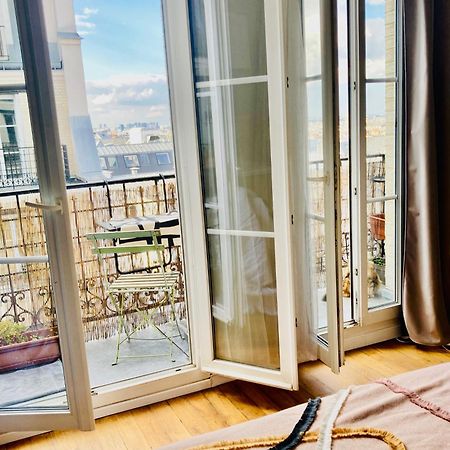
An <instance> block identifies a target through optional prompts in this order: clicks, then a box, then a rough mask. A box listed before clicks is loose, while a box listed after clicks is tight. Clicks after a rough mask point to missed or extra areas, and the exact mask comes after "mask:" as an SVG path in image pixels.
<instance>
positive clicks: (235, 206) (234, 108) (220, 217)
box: [197, 83, 273, 231]
mask: <svg viewBox="0 0 450 450" xmlns="http://www.w3.org/2000/svg"><path fill="white" fill-rule="evenodd" d="M204 94H205V93H204V92H202V97H200V99H199V101H198V103H197V105H198V114H199V117H200V118H201V119H203V118H204V120H205V121H202V122H201V124H200V129H201V131H200V139H201V141H200V145H201V150H202V155H201V156H202V165H203V172H204V177H205V181H206V182H205V185H204V190H205V198H206V202H207V208H212V209H214V211H216V213H214V214H213V215H211V214H207V226H208V228H221V229H225V230H249V231H273V207H272V179H271V155H270V139H269V110H268V108H269V106H268V98H267V84H266V83H252V84H243V85H236V86H227V87H219V88H215V89H214V90H211V91H207V94H208V95H207V96H203V95H204ZM213 113H214V114H215V115H214V116H211V115H212V114H213ZM211 137H213V142H211ZM216 183H217V186H216ZM211 203H212V204H211Z"/></svg>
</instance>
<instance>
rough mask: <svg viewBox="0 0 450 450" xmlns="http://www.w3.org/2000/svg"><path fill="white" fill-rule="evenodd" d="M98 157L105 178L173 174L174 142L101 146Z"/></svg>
mask: <svg viewBox="0 0 450 450" xmlns="http://www.w3.org/2000/svg"><path fill="white" fill-rule="evenodd" d="M97 151H98V155H99V157H100V165H101V167H102V170H103V175H104V177H105V178H107V179H110V178H117V177H119V178H123V177H126V176H137V175H139V174H142V175H150V174H165V173H173V172H174V170H175V164H174V153H173V143H172V142H151V143H147V144H125V145H107V146H99V147H98V149H97Z"/></svg>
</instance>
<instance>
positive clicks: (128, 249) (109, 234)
mask: <svg viewBox="0 0 450 450" xmlns="http://www.w3.org/2000/svg"><path fill="white" fill-rule="evenodd" d="M160 237H161V233H160V232H159V230H136V231H103V232H98V233H89V234H87V235H86V238H87V239H88V240H89V241H92V242H93V245H94V246H93V248H92V252H93V253H94V254H96V255H98V256H101V255H111V254H120V253H144V252H156V253H157V254H158V255H160V254H162V252H164V245H163V244H160V243H159V242H158V240H159V239H160ZM105 241H112V244H111V245H104V242H105ZM121 241H122V242H121ZM124 241H125V242H124ZM130 241H131V242H130ZM149 241H150V242H151V243H149Z"/></svg>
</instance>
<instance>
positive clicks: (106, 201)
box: [0, 155, 385, 340]
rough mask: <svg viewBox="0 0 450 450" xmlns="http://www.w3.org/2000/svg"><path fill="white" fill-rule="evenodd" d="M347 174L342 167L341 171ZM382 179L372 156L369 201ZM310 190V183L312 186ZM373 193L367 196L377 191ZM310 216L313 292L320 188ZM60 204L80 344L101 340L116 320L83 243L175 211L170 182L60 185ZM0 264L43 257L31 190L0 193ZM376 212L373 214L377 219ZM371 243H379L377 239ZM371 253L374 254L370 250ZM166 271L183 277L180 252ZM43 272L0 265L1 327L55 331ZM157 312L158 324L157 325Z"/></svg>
mask: <svg viewBox="0 0 450 450" xmlns="http://www.w3.org/2000/svg"><path fill="white" fill-rule="evenodd" d="M312 164H313V165H314V167H315V168H314V170H313V171H311V172H310V175H313V176H316V175H320V173H321V170H322V168H321V167H322V166H323V162H321V161H315V162H313V163H312ZM348 164H349V161H348V159H343V160H342V167H343V174H344V176H343V177H342V183H343V189H342V194H343V196H342V211H343V215H342V219H343V222H342V251H343V261H342V265H343V267H345V266H346V265H348V263H349V258H350V223H349V222H350V219H349V190H348V188H346V187H345V186H348V183H349V180H348V173H349V171H348ZM346 166H347V167H346ZM384 176H385V159H384V155H373V156H371V161H370V162H369V164H368V170H367V186H368V190H370V192H371V195H375V194H376V196H382V195H384V184H383V183H382V181H383V180H384ZM313 184H314V185H315V184H316V183H313ZM377 189H378V191H377V192H375V191H374V192H373V193H372V191H373V190H377ZM310 195H311V198H312V208H313V210H314V211H315V217H316V219H315V223H316V225H318V226H317V229H316V228H314V230H313V233H314V239H313V242H314V243H315V247H314V248H313V257H314V258H315V261H316V264H317V271H316V273H317V276H318V277H319V279H318V280H317V285H318V286H320V284H321V283H320V280H321V277H322V276H323V275H324V273H325V269H326V267H325V247H324V243H325V240H324V238H325V236H324V234H323V228H321V227H320V220H318V219H317V218H319V219H320V216H321V212H322V213H323V195H321V191H320V187H317V188H314V189H312V192H310ZM68 198H69V205H70V210H71V215H70V220H71V225H72V239H73V245H74V252H75V262H76V270H77V274H78V288H79V297H80V307H81V311H82V318H83V323H84V328H85V336H86V339H87V340H90V339H98V338H106V337H109V336H112V335H113V334H114V333H115V331H116V312H115V311H114V309H113V308H111V307H110V305H109V303H108V299H107V296H106V295H105V292H104V288H103V285H104V283H103V281H104V280H103V278H102V276H103V275H102V272H101V270H100V264H99V262H98V260H97V258H96V257H94V255H93V254H92V251H91V247H90V245H89V243H88V242H87V240H86V238H85V236H86V234H87V233H91V232H93V231H98V230H100V226H99V224H100V223H101V222H105V221H108V220H110V219H111V218H112V217H117V218H123V217H129V216H133V215H137V216H143V215H155V214H164V213H167V212H172V211H177V210H178V198H177V191H176V183H175V175H174V174H171V175H166V176H164V177H163V176H162V175H158V176H150V177H148V176H146V177H140V178H130V179H126V180H120V181H119V180H118V181H110V182H108V183H106V182H98V183H89V184H86V183H84V184H71V185H68ZM0 199H1V206H0V241H1V242H0V246H1V247H0V248H1V250H0V256H2V257H5V256H7V257H11V256H29V255H45V254H46V253H47V249H46V240H45V234H44V227H43V222H42V215H41V212H40V211H39V210H35V209H31V208H28V207H26V206H25V202H26V201H39V192H38V188H37V186H28V187H25V186H22V187H21V188H20V189H17V190H11V191H8V190H3V191H1V190H0ZM377 212H378V211H377ZM378 237H379V236H378ZM368 247H369V252H373V253H374V256H376V255H375V252H376V251H379V246H378V247H377V236H372V235H371V231H370V227H369V239H368ZM377 249H378V250H377ZM166 261H168V269H167V270H170V269H171V268H176V270H179V271H180V272H182V271H183V265H182V250H181V247H180V246H173V247H171V248H167V249H166ZM142 263H143V262H142V261H139V260H138V259H137V258H135V257H133V258H132V257H131V256H124V257H121V260H120V267H121V268H122V269H123V270H136V269H139V268H141V265H142ZM108 264H109V266H108V267H109V270H108V274H109V276H112V277H114V276H116V275H117V270H116V269H117V266H116V262H115V261H114V260H113V259H111V260H110V261H109V262H108ZM49 274H50V272H49V267H48V264H45V263H40V264H26V265H22V264H2V265H0V320H3V319H9V320H13V321H14V322H21V323H23V324H24V325H26V326H27V327H30V328H31V329H37V328H40V327H43V326H44V327H52V326H54V325H56V316H55V314H56V313H55V308H54V304H53V300H52V296H51V282H50V278H49V277H50V275H49ZM176 295H177V314H179V317H180V319H181V318H184V317H186V307H185V302H184V292H183V286H182V285H181V286H180V289H179V290H178V292H177V294H176ZM164 314H165V312H164V311H160V316H161V317H160V320H161V321H164Z"/></svg>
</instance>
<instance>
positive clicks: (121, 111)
mask: <svg viewBox="0 0 450 450" xmlns="http://www.w3.org/2000/svg"><path fill="white" fill-rule="evenodd" d="M384 2H385V1H384V0H366V17H367V23H366V36H367V45H366V53H367V76H368V77H372V78H373V77H383V76H385V74H384V53H385V52H384V47H385V43H384V34H385V31H384V21H383V19H382V18H383V17H384ZM304 3H305V5H306V7H305V11H306V15H307V19H308V20H307V24H308V25H307V27H308V30H309V31H308V33H309V36H310V38H309V42H308V45H307V55H306V57H307V62H308V67H307V72H308V73H309V74H313V73H317V70H318V61H317V54H318V48H320V36H319V30H320V26H319V23H318V17H319V15H318V11H317V5H318V4H319V2H317V0H304ZM344 5H345V2H344V1H343V0H339V9H340V13H339V17H340V19H339V27H340V30H344V29H345V28H346V20H345V9H344V8H345V6H344ZM74 9H75V14H76V22H77V29H78V32H79V34H80V35H81V36H82V38H83V40H82V52H83V64H84V71H85V77H86V86H87V95H88V104H89V110H90V114H91V118H92V122H93V125H94V127H96V126H98V125H99V124H100V123H106V124H108V125H109V126H117V125H119V124H121V123H130V122H154V121H157V122H159V123H160V124H161V125H169V124H170V110H169V98H168V88H167V76H166V61H165V51H164V37H163V26H162V16H161V1H160V0H74ZM346 45H347V44H346V40H345V34H344V33H340V39H339V58H340V77H341V79H345V78H346V76H347V73H346V69H347V64H346V59H345V58H346V57H347V51H346ZM319 70H320V68H319ZM345 90H346V85H345V84H344V83H343V84H342V85H341V91H342V93H344V92H345ZM367 95H368V97H367V104H368V110H369V112H370V114H371V115H380V114H382V113H383V111H384V87H383V86H375V87H373V86H372V87H371V88H370V91H369V92H368V94H367ZM310 103H311V104H315V103H317V102H310ZM346 108H347V104H346V100H345V95H341V111H342V112H343V113H344V112H345V110H346ZM310 113H311V111H310ZM319 114H320V113H319V111H317V113H316V115H319Z"/></svg>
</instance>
